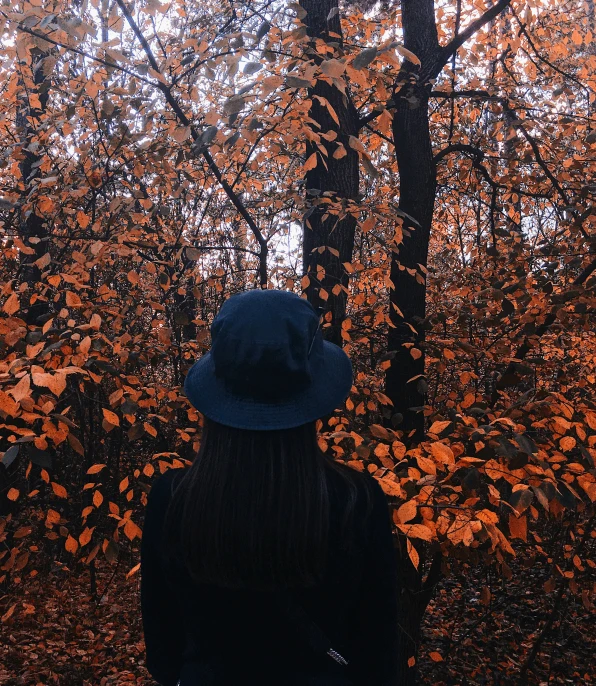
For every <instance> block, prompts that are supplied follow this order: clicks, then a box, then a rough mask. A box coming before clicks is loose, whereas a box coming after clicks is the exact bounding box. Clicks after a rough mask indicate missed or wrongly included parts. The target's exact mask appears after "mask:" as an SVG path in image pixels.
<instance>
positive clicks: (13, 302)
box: [2, 293, 21, 315]
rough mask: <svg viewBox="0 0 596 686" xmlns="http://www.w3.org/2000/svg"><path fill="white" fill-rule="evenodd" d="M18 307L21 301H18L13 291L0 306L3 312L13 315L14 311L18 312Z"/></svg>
mask: <svg viewBox="0 0 596 686" xmlns="http://www.w3.org/2000/svg"><path fill="white" fill-rule="evenodd" d="M20 308H21V303H20V302H19V296H18V295H17V294H16V293H13V294H12V295H11V296H10V298H8V300H7V301H6V302H5V303H4V306H3V307H2V309H3V310H4V312H6V314H8V315H13V314H14V313H15V312H18V311H19V309H20Z"/></svg>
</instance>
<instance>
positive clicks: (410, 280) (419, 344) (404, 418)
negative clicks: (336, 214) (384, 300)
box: [386, 0, 439, 440]
mask: <svg viewBox="0 0 596 686" xmlns="http://www.w3.org/2000/svg"><path fill="white" fill-rule="evenodd" d="M401 7H402V22H403V29H404V45H405V47H406V48H407V49H408V50H411V51H412V52H413V53H414V54H415V55H417V56H418V58H419V59H420V60H421V62H422V65H421V66H420V67H416V66H415V65H413V64H412V63H411V62H405V63H404V67H403V70H402V71H403V76H404V78H405V80H406V83H405V85H403V86H401V87H400V89H399V91H397V92H395V93H394V94H393V100H394V103H395V108H396V109H395V115H394V119H393V141H394V144H395V154H396V158H397V165H398V169H399V191H400V200H399V207H400V210H401V211H402V212H404V213H405V214H406V215H409V217H411V218H412V219H409V218H408V217H404V218H403V228H404V240H403V243H402V245H400V247H399V253H398V254H394V255H393V259H392V262H391V281H392V282H393V285H394V288H393V289H392V291H391V295H390V301H391V304H390V317H391V321H392V323H393V324H394V326H395V328H391V329H390V330H389V336H388V348H389V350H390V351H392V352H394V353H395V356H394V357H393V359H392V363H391V366H390V367H389V369H388V370H387V377H386V392H387V395H388V396H389V398H391V400H392V401H393V407H394V412H395V413H396V414H397V415H398V417H396V422H394V423H395V424H397V421H399V420H400V419H401V423H400V424H398V425H397V426H399V428H400V429H403V430H404V431H405V432H406V435H409V434H410V433H412V437H413V438H414V439H415V440H416V439H418V440H420V439H421V438H422V435H423V431H424V416H423V413H422V407H423V405H424V403H425V396H426V381H425V380H424V357H425V356H424V318H425V316H426V279H425V269H426V265H427V258H428V244H429V239H430V229H431V224H432V217H433V211H434V205H435V195H436V187H437V174H436V169H435V163H434V160H433V151H432V145H431V139H430V130H429V117H428V99H429V95H430V89H431V84H430V83H428V76H427V75H428V73H429V72H430V70H431V69H432V68H433V67H434V65H435V64H436V61H437V56H438V53H439V42H438V37H437V28H436V24H435V13H434V2H433V0H402V2H401ZM412 220H413V221H412ZM421 266H422V267H423V269H421V268H420V267H421ZM408 270H410V271H408ZM396 308H397V309H396ZM402 315H403V316H402ZM407 344H413V347H415V348H418V349H420V351H421V352H422V354H421V355H420V357H418V359H415V358H414V357H413V356H412V354H411V352H410V351H411V349H412V345H407ZM400 415H401V417H400Z"/></svg>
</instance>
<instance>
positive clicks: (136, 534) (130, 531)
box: [124, 519, 143, 541]
mask: <svg viewBox="0 0 596 686" xmlns="http://www.w3.org/2000/svg"><path fill="white" fill-rule="evenodd" d="M142 533H143V532H142V531H141V529H140V528H139V527H138V526H137V525H136V524H135V523H134V522H132V521H131V520H130V519H129V520H127V522H126V524H125V525H124V534H125V535H126V537H127V538H129V539H130V540H131V541H133V540H134V539H135V538H141V535H142Z"/></svg>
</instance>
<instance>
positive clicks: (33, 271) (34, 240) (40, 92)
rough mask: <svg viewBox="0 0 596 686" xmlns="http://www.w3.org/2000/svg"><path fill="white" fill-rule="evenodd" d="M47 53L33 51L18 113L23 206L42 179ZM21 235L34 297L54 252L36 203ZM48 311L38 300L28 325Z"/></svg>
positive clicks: (24, 216)
mask: <svg viewBox="0 0 596 686" xmlns="http://www.w3.org/2000/svg"><path fill="white" fill-rule="evenodd" d="M45 57H47V53H46V52H44V51H42V50H40V49H39V48H33V49H32V50H31V72H32V84H33V87H31V83H27V84H23V90H22V91H21V104H20V106H19V109H18V111H17V126H18V127H19V128H20V134H21V141H22V155H23V156H22V158H21V161H20V163H19V171H20V173H21V183H22V186H23V188H22V193H23V203H25V204H29V203H30V202H31V198H29V197H28V195H29V190H30V188H31V183H32V181H33V180H34V179H35V178H36V177H38V176H39V175H40V163H41V160H42V155H40V154H39V153H38V152H37V150H36V147H35V145H34V143H35V139H36V132H35V129H36V126H39V123H40V118H41V116H42V115H43V114H44V112H45V110H46V107H47V103H48V98H49V86H50V84H49V79H48V78H47V77H46V75H45V73H44V65H43V60H44V58H45ZM32 95H36V96H37V97H38V98H39V105H40V106H39V107H36V106H35V105H33V104H32V103H31V96H32ZM19 233H20V236H21V239H22V241H23V243H24V244H25V245H26V246H27V248H30V249H31V251H32V252H31V253H30V254H24V253H23V255H22V257H21V267H20V270H19V271H20V280H21V282H22V283H27V284H28V286H29V289H30V291H31V294H32V293H33V289H34V288H35V284H36V283H37V282H38V281H39V280H40V278H41V270H40V269H39V267H38V266H37V265H36V264H34V263H35V261H36V260H38V259H39V258H40V257H42V256H43V255H45V254H46V253H47V252H49V251H50V246H49V243H48V231H47V227H46V223H45V221H44V219H43V218H42V217H40V216H39V215H38V214H37V213H36V207H35V200H33V202H32V203H31V205H30V206H29V207H26V208H25V209H24V210H21V219H20V225H19ZM47 311H48V303H47V302H45V301H43V300H37V301H36V302H35V303H34V304H33V305H31V306H29V307H28V308H27V310H26V311H24V312H23V314H24V317H25V321H26V322H27V323H28V324H34V323H35V322H36V320H37V319H38V318H39V317H41V316H43V315H45V314H46V313H47Z"/></svg>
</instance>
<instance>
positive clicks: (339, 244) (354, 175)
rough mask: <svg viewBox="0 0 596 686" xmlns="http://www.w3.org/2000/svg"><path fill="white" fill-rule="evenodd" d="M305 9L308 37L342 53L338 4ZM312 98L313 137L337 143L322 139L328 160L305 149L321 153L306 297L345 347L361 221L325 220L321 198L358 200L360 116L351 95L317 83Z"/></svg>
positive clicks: (310, 186) (307, 224)
mask: <svg viewBox="0 0 596 686" xmlns="http://www.w3.org/2000/svg"><path fill="white" fill-rule="evenodd" d="M300 5H301V7H302V8H303V9H304V10H305V11H306V16H305V17H304V19H303V22H304V24H305V25H306V26H307V30H308V35H309V36H310V37H312V38H313V39H321V40H324V41H325V42H327V43H329V42H332V41H335V42H337V43H338V49H339V50H340V51H341V39H338V38H337V37H336V36H332V35H330V32H331V33H332V34H337V35H339V36H341V24H340V17H339V14H335V16H333V17H331V19H329V20H328V19H327V17H328V16H329V13H330V11H331V10H332V9H334V8H337V7H338V2H337V0H300ZM313 55H314V58H315V60H316V61H318V62H320V61H321V57H320V56H319V54H318V53H317V52H316V50H315V49H314V41H313ZM309 95H310V97H311V99H312V106H311V110H310V118H311V119H312V120H313V121H314V122H315V124H314V125H313V132H314V133H315V134H326V133H328V132H335V134H336V136H337V137H336V138H335V140H333V141H327V140H326V139H325V138H322V137H321V138H320V141H319V143H320V145H321V146H322V147H323V148H324V149H325V151H326V153H327V154H324V153H322V152H321V151H320V149H319V148H318V146H317V145H316V143H315V142H312V141H309V142H308V143H307V147H306V157H307V159H308V158H309V157H310V156H311V155H312V154H313V153H317V166H316V167H315V168H314V169H311V170H309V171H307V173H306V188H307V196H308V198H309V201H310V203H311V204H310V207H309V208H308V210H307V212H306V215H305V220H304V234H303V269H304V273H305V274H308V276H309V279H310V283H309V285H308V286H307V288H306V294H307V297H308V300H309V302H310V303H311V304H312V305H313V306H314V307H315V308H319V309H320V311H321V312H322V313H323V314H327V313H329V312H330V313H331V322H330V324H331V326H326V327H324V328H323V333H324V335H325V338H327V340H330V341H332V342H333V343H336V344H337V345H341V343H342V338H341V324H342V322H343V320H344V319H345V315H346V304H347V295H348V273H347V272H346V270H345V268H344V267H343V263H344V262H351V261H352V251H353V248H354V234H355V230H356V219H355V218H354V217H353V216H352V215H350V214H348V215H346V216H345V217H343V218H341V217H340V218H338V217H337V216H334V215H329V216H328V217H326V218H324V215H325V211H326V208H327V207H328V206H327V205H326V204H321V203H320V198H321V197H322V195H323V193H326V192H330V193H331V194H332V198H333V199H334V200H340V201H341V200H356V199H357V197H358V186H359V168H358V154H357V153H356V151H355V150H353V149H352V148H351V147H350V146H349V144H348V141H349V137H350V136H358V128H359V125H358V113H357V111H356V108H355V107H354V105H353V103H352V101H351V99H350V95H349V92H348V91H347V90H346V94H345V95H344V94H343V93H342V92H341V91H340V90H339V89H338V88H337V87H336V86H334V85H331V84H329V83H326V82H325V81H322V80H318V81H317V82H316V84H315V86H314V88H311V89H310V91H309ZM317 96H318V97H320V98H325V99H326V100H327V102H328V103H329V104H330V106H331V107H332V108H333V110H335V113H336V114H337V118H338V119H339V124H337V123H336V121H335V120H334V118H333V117H332V115H331V114H330V113H329V110H328V109H327V107H326V106H324V105H323V104H322V103H321V101H320V100H318V97H317ZM338 142H339V143H342V144H343V146H344V148H345V149H346V151H347V154H346V155H345V156H344V157H342V158H341V159H335V158H334V157H333V153H334V152H335V151H336V150H337V148H338V145H337V144H338ZM344 205H345V203H344Z"/></svg>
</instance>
